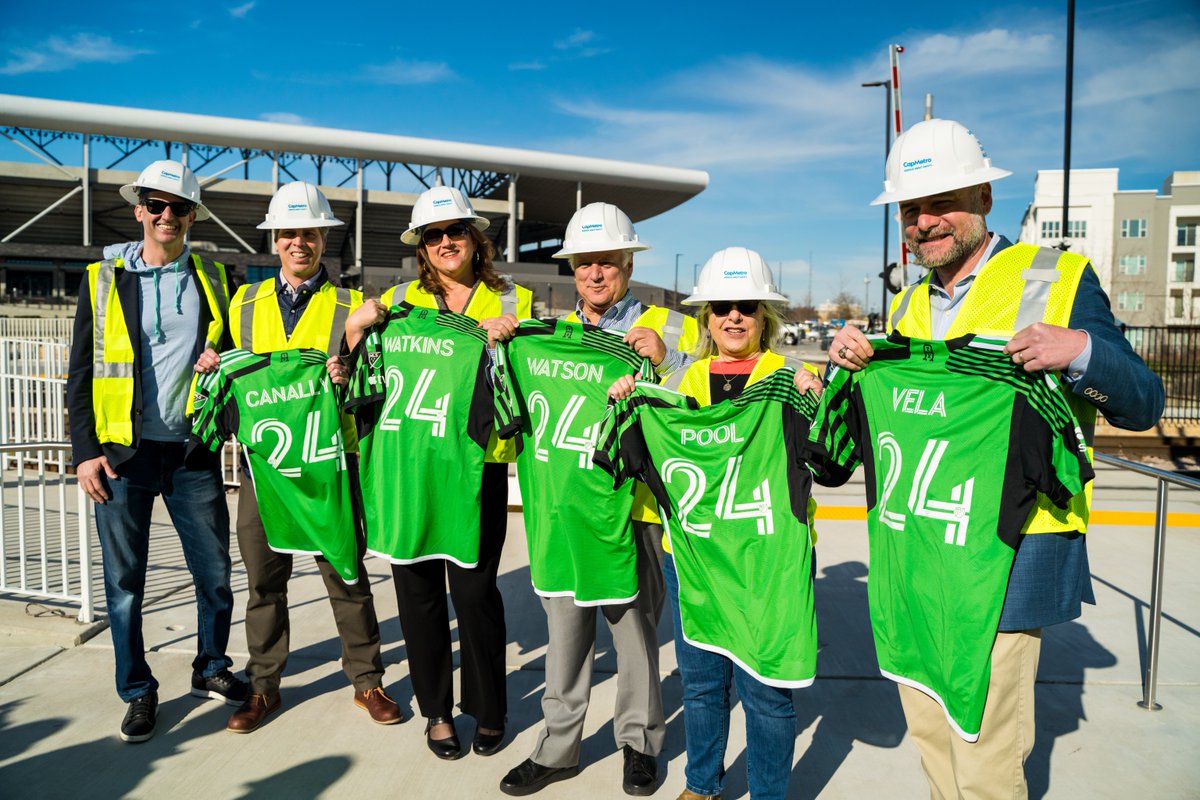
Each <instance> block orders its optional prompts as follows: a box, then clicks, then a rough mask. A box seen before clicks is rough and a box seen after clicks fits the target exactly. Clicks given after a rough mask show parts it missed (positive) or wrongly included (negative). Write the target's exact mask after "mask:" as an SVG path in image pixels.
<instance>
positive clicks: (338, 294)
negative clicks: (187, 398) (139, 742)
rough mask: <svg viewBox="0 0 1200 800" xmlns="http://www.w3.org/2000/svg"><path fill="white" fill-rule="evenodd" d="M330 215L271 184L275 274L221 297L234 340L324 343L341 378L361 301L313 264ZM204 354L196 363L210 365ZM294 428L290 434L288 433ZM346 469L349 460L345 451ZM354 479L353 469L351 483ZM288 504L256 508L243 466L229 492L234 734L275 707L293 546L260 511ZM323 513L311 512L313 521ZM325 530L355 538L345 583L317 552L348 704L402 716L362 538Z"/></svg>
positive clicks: (332, 221) (251, 727)
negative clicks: (237, 688) (237, 624)
mask: <svg viewBox="0 0 1200 800" xmlns="http://www.w3.org/2000/svg"><path fill="white" fill-rule="evenodd" d="M342 224H343V223H342V221H341V220H339V219H337V218H336V217H335V216H334V215H333V210H332V209H331V208H330V206H329V201H328V200H327V199H326V198H325V195H324V194H322V193H321V191H320V190H319V189H318V188H317V187H316V186H314V185H312V184H311V183H306V182H304V181H295V182H293V183H289V184H286V185H284V186H281V187H279V190H278V191H277V192H276V193H275V196H274V197H272V198H271V204H270V207H269V209H268V211H267V216H266V219H265V221H263V222H262V223H261V224H260V225H259V226H258V227H259V229H261V230H267V231H270V232H271V236H272V238H273V240H274V242H275V252H276V253H277V254H278V255H279V261H280V269H279V274H278V275H277V276H276V277H274V278H271V279H269V280H265V281H261V282H259V283H254V284H247V285H245V286H242V287H240V288H239V289H238V290H237V293H236V294H235V295H234V296H233V300H232V301H231V302H230V305H229V317H230V320H229V322H230V331H231V335H232V339H233V345H234V346H235V347H241V348H243V349H245V350H250V351H252V352H255V353H269V352H272V351H276V350H287V349H291V348H297V347H309V348H316V349H318V350H324V351H325V352H326V353H327V354H328V355H329V357H330V358H329V361H328V362H327V365H326V366H327V369H328V370H329V372H330V375H331V376H332V377H333V379H334V381H335V382H338V383H343V384H344V383H345V382H346V380H347V375H348V373H347V370H346V367H345V365H344V364H342V363H341V360H340V359H339V358H338V357H337V356H338V353H339V351H340V348H341V344H342V338H343V335H344V332H345V327H346V318H347V317H348V316H349V314H350V312H351V311H353V310H354V309H355V308H357V307H358V306H360V305H362V301H363V299H362V293H361V292H358V291H355V290H351V289H344V288H341V287H339V286H335V285H334V284H333V282H332V281H331V280H330V278H329V273H328V272H326V270H325V266H324V265H323V264H322V263H321V256H322V254H323V253H324V252H325V243H326V237H327V233H328V229H329V228H331V227H333V226H337V225H342ZM208 359H209V356H208V355H206V356H205V357H204V359H202V364H203V366H206V367H209V366H215V364H216V360H215V359H213V360H212V361H211V362H210V361H209V360H208ZM344 422H345V423H346V424H344V425H343V431H344V437H345V439H346V444H347V449H350V450H354V449H355V448H356V444H357V439H356V437H355V435H354V431H353V424H352V423H351V422H350V421H349V418H346V419H345V420H344ZM300 435H301V434H299V433H297V437H299V436H300ZM347 462H348V466H349V468H350V469H351V470H354V469H355V467H356V465H357V462H356V460H355V459H354V458H348V459H347ZM354 480H356V479H355V478H353V477H352V482H353V481H354ZM279 513H289V512H287V511H285V510H282V509H278V508H270V509H268V508H265V507H264V508H262V509H260V508H259V505H258V502H257V497H256V493H255V490H254V481H253V479H252V478H251V476H250V475H249V474H247V473H246V472H243V483H242V491H241V497H240V498H239V500H238V517H237V537H238V549H239V550H240V551H241V554H242V561H243V562H244V564H245V566H246V583H247V591H248V593H249V597H248V598H247V600H246V647H247V649H248V650H249V652H250V659H249V661H247V662H246V676H247V677H248V678H249V679H250V693H249V694H248V696H247V697H246V699H245V702H244V703H242V704H241V707H240V708H238V710H237V711H235V712H234V713H233V715H232V716H230V718H229V722H228V724H227V725H226V729H227V730H229V731H231V732H233V733H250V732H252V731H255V730H257V729H258V728H259V727H260V726H261V725H262V724H263V722H264V721H265V720H266V718H267V717H268V716H269V715H270V714H271V713H272V712H274V711H275V710H276V709H278V708H279V706H280V704H281V703H282V700H281V698H280V694H279V684H280V678H281V675H282V673H283V670H284V667H286V666H287V658H288V647H289V636H288V633H289V630H290V625H289V621H288V601H287V584H288V579H289V578H290V577H291V574H292V555H291V553H290V552H286V551H282V550H281V551H276V550H273V549H272V548H271V545H270V543H269V541H268V535H267V532H266V530H265V529H264V527H263V517H264V516H267V515H270V514H279ZM323 522H324V520H313V521H312V524H313V525H314V526H317V527H320V526H321V525H322V523H323ZM329 535H331V536H346V537H352V538H356V539H357V540H358V546H359V556H358V581H357V582H355V583H346V582H344V581H343V580H342V578H341V577H340V576H339V575H338V573H337V570H336V569H335V568H334V567H333V565H332V564H330V562H329V561H328V560H326V559H324V558H321V557H318V558H317V559H316V563H317V568H318V570H319V571H320V573H321V578H322V580H323V581H324V583H325V589H326V592H327V594H328V595H329V603H330V605H331V606H332V608H333V617H334V622H335V624H336V625H337V629H338V635H339V637H340V638H341V640H342V669H343V671H344V672H345V673H346V677H347V678H349V679H350V682H351V683H352V684H353V685H354V703H355V704H356V705H357V706H359V707H360V708H362V709H364V710H366V711H367V713H368V714H369V715H370V717H371V719H372V720H373V721H375V722H377V723H379V724H381V725H391V724H394V723H398V722H402V721H403V720H404V716H403V714H402V712H401V711H400V707H399V706H398V705H397V704H396V702H395V701H394V700H392V698H391V697H389V696H388V695H387V693H386V692H385V691H384V689H383V660H382V658H381V656H380V644H379V621H378V619H377V617H376V615H375V601H374V598H373V596H372V595H371V584H370V579H369V576H368V575H367V572H366V570H365V569H364V567H363V563H362V556H363V553H364V550H363V544H364V543H363V541H362V536H361V533H360V532H359V531H330V532H329Z"/></svg>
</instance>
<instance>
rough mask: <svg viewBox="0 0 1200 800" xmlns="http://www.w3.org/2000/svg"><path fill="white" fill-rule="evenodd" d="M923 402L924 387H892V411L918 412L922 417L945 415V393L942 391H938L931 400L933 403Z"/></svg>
mask: <svg viewBox="0 0 1200 800" xmlns="http://www.w3.org/2000/svg"><path fill="white" fill-rule="evenodd" d="M924 404H925V390H924V389H901V388H899V387H895V388H893V389H892V410H893V411H899V412H901V413H904V414H918V415H920V416H922V417H926V416H931V415H937V416H939V417H944V416H946V395H945V394H944V393H942V392H938V396H937V399H936V400H934V401H933V405H931V406H925V405H924Z"/></svg>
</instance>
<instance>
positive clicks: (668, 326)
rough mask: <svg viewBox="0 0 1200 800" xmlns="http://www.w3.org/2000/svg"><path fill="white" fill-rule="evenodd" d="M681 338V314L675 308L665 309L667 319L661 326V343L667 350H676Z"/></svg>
mask: <svg viewBox="0 0 1200 800" xmlns="http://www.w3.org/2000/svg"><path fill="white" fill-rule="evenodd" d="M682 338H683V314H680V313H679V312H678V311H676V310H675V309H673V308H672V309H668V310H667V319H666V321H664V322H663V326H662V340H663V344H665V345H666V346H667V349H668V350H678V349H679V340H680V339H682Z"/></svg>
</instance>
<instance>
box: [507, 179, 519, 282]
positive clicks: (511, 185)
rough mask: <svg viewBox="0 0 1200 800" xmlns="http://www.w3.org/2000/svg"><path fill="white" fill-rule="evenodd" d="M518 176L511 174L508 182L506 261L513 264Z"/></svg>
mask: <svg viewBox="0 0 1200 800" xmlns="http://www.w3.org/2000/svg"><path fill="white" fill-rule="evenodd" d="M519 177H520V176H519V175H516V174H513V175H512V177H510V178H509V180H508V261H509V263H510V264H514V263H516V261H517V256H518V253H517V247H518V244H517V222H518V221H517V178H519Z"/></svg>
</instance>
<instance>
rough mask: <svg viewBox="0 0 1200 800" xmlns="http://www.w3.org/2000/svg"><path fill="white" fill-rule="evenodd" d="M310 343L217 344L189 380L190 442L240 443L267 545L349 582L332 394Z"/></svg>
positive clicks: (345, 503)
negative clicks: (323, 562) (214, 355)
mask: <svg viewBox="0 0 1200 800" xmlns="http://www.w3.org/2000/svg"><path fill="white" fill-rule="evenodd" d="M327 358H328V356H327V355H326V354H325V353H324V352H323V351H320V350H311V349H303V350H277V351H275V352H271V353H261V354H260V353H251V352H250V351H248V350H240V349H236V350H227V351H225V352H224V353H222V354H221V366H220V368H218V369H217V371H216V372H212V373H209V374H208V375H204V376H202V377H201V378H200V381H199V383H198V384H197V387H196V394H195V405H196V417H195V419H194V421H193V423H192V441H193V446H201V447H207V448H208V449H210V450H214V451H215V450H217V449H219V448H220V447H221V445H222V443H223V442H224V441H225V440H226V439H228V438H229V436H230V435H232V436H234V437H235V438H236V439H237V441H238V443H239V444H240V445H242V447H243V449H244V450H245V451H246V457H247V458H246V460H247V463H248V464H249V466H250V474H251V476H252V477H253V479H254V487H253V491H254V494H255V497H256V498H257V499H258V511H259V515H260V516H261V517H262V523H263V529H264V530H265V531H266V534H267V544H268V545H270V547H271V549H272V550H275V551H277V552H280V553H309V554H312V555H321V556H324V557H325V558H326V559H328V561H329V563H330V564H332V565H333V567H334V569H336V570H337V573H338V575H340V576H341V578H342V580H344V581H345V582H346V583H355V582H357V581H358V545H357V543H356V541H355V527H354V526H355V520H354V510H353V507H352V505H351V499H350V479H349V475H348V472H347V469H346V450H345V444H344V441H343V439H342V425H341V422H342V418H341V400H340V398H339V397H338V394H339V392H338V391H337V388H336V387H335V386H334V385H333V383H332V382H331V381H330V380H329V376H328V374H327V373H326V371H325V360H326V359H327Z"/></svg>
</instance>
